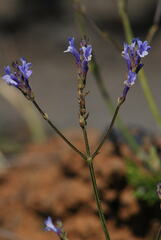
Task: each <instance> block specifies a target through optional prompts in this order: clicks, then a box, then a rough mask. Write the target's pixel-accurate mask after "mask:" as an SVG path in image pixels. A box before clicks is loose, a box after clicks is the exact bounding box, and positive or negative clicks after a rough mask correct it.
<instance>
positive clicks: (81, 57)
mask: <svg viewBox="0 0 161 240" xmlns="http://www.w3.org/2000/svg"><path fill="white" fill-rule="evenodd" d="M68 42H69V46H68V48H67V50H65V51H64V52H65V53H66V52H70V53H71V54H72V55H73V56H74V57H75V60H76V64H77V66H78V72H79V75H80V77H81V78H82V79H85V78H86V74H87V72H88V63H89V62H90V61H91V59H92V46H91V45H89V44H87V42H86V41H85V39H83V40H82V41H81V43H80V45H81V48H80V49H79V51H78V50H77V49H76V48H75V45H74V37H70V38H68Z"/></svg>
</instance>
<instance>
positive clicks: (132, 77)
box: [124, 70, 137, 87]
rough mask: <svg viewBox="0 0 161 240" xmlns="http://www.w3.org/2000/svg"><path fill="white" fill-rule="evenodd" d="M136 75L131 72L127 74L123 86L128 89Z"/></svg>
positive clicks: (133, 82)
mask: <svg viewBox="0 0 161 240" xmlns="http://www.w3.org/2000/svg"><path fill="white" fill-rule="evenodd" d="M136 77H137V74H136V73H135V72H132V71H131V70H130V71H129V72H128V79H127V80H126V81H124V84H125V85H126V86H128V87H131V86H132V85H134V84H135V81H136Z"/></svg>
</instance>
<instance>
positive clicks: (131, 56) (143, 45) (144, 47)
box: [122, 38, 151, 98]
mask: <svg viewBox="0 0 161 240" xmlns="http://www.w3.org/2000/svg"><path fill="white" fill-rule="evenodd" d="M150 49H151V47H150V46H149V45H148V42H147V41H144V42H142V41H141V40H140V39H139V38H134V39H133V40H132V43H131V44H127V43H124V49H123V51H122V56H123V58H124V59H125V61H126V64H127V69H128V74H127V80H126V81H124V84H125V87H124V89H123V94H122V97H123V98H126V95H127V92H128V91H129V89H130V87H131V86H132V85H134V84H135V82H136V79H137V73H138V72H139V71H140V69H141V68H142V67H143V63H142V62H141V60H142V58H143V57H145V56H146V55H148V54H149V50H150Z"/></svg>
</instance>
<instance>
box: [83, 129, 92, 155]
mask: <svg viewBox="0 0 161 240" xmlns="http://www.w3.org/2000/svg"><path fill="white" fill-rule="evenodd" d="M82 131H83V137H84V143H85V146H86V153H87V157H90V146H89V141H88V135H87V130H86V127H82Z"/></svg>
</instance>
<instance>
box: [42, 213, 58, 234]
mask: <svg viewBox="0 0 161 240" xmlns="http://www.w3.org/2000/svg"><path fill="white" fill-rule="evenodd" d="M45 230H46V231H53V232H55V233H57V234H59V233H60V229H59V228H57V227H56V226H55V225H54V224H53V222H52V219H51V217H48V218H47V219H46V220H45Z"/></svg>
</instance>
